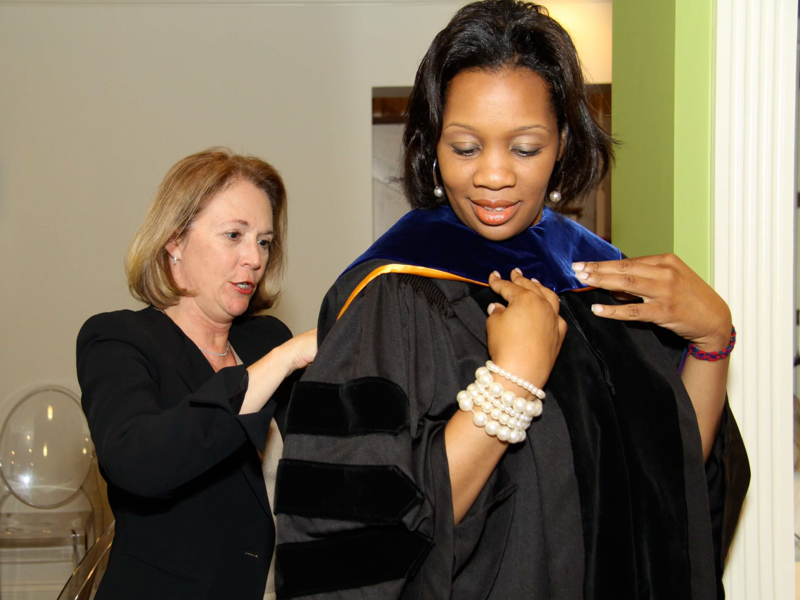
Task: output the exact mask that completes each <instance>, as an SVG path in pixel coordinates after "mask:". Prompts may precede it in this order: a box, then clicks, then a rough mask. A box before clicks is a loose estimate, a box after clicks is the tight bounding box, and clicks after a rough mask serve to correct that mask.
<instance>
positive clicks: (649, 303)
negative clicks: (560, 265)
mask: <svg viewBox="0 0 800 600" xmlns="http://www.w3.org/2000/svg"><path fill="white" fill-rule="evenodd" d="M572 268H573V270H574V271H575V275H576V277H577V278H578V279H579V280H580V281H581V282H582V283H585V284H586V285H587V286H592V287H597V288H602V289H605V290H609V291H611V292H622V293H624V294H630V295H632V296H638V297H639V298H641V299H642V300H643V301H644V302H643V303H634V304H621V305H606V304H594V305H592V312H594V314H596V315H597V316H600V317H604V318H607V319H616V320H619V321H646V322H650V323H655V324H656V325H660V326H661V327H664V328H665V329H669V330H670V331H673V332H675V333H676V334H678V335H679V336H681V337H682V338H684V339H686V340H689V341H690V342H693V343H694V344H695V345H696V346H697V347H698V348H699V349H700V350H707V351H711V350H717V351H718V350H721V349H723V348H725V347H726V346H727V345H728V342H729V340H730V335H731V312H730V309H729V308H728V305H727V304H726V303H725V301H724V300H723V299H722V298H720V296H719V295H718V294H717V293H716V292H715V291H714V289H713V288H712V287H711V286H710V285H708V284H707V283H706V282H705V281H703V280H702V279H701V278H700V276H698V275H697V273H695V272H694V271H692V270H691V269H690V268H689V267H688V266H686V263H684V262H683V261H682V260H681V259H680V258H678V257H677V256H675V255H674V254H659V255H656V256H641V257H637V258H626V259H623V260H608V261H602V262H577V263H573V265H572Z"/></svg>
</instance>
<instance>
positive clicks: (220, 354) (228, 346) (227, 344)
mask: <svg viewBox="0 0 800 600" xmlns="http://www.w3.org/2000/svg"><path fill="white" fill-rule="evenodd" d="M153 308H155V309H156V310H157V311H158V312H160V313H161V314H163V315H165V316H167V313H165V312H164V311H163V310H161V309H160V308H158V307H157V306H154V307H153ZM197 349H198V350H200V351H201V352H205V353H206V354H210V355H211V356H216V357H218V358H225V357H226V356H228V352H230V351H231V343H230V342H229V341H227V340H226V341H225V352H212V351H211V350H206V349H205V348H201V347H200V346H197Z"/></svg>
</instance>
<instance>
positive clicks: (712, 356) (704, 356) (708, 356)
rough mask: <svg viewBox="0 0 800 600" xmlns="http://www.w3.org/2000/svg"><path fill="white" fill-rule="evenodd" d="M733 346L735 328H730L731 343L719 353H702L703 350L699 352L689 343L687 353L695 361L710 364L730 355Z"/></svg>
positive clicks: (734, 342)
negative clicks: (704, 361)
mask: <svg viewBox="0 0 800 600" xmlns="http://www.w3.org/2000/svg"><path fill="white" fill-rule="evenodd" d="M735 345H736V327H731V341H730V343H729V344H728V347H727V348H725V350H720V351H719V352H704V351H703V350H700V348H698V347H697V346H695V345H694V344H692V343H691V342H689V346H688V347H687V351H688V352H689V354H691V355H692V356H694V357H695V358H696V359H697V360H707V361H710V362H716V361H718V360H722V359H723V358H728V357H729V356H730V355H731V352H732V351H733V347H734V346H735Z"/></svg>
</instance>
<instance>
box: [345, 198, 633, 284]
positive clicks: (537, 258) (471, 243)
mask: <svg viewBox="0 0 800 600" xmlns="http://www.w3.org/2000/svg"><path fill="white" fill-rule="evenodd" d="M620 258H622V253H621V252H620V251H619V250H618V249H617V248H615V247H614V246H612V245H611V244H609V243H608V242H606V241H604V240H603V239H602V238H600V237H598V236H597V235H595V234H594V233H592V232H590V231H589V230H587V229H586V228H584V227H583V226H581V225H579V224H578V223H575V222H574V221H571V220H570V219H568V218H566V217H564V216H562V215H560V214H558V213H556V212H554V211H552V210H550V209H549V208H545V209H544V212H543V214H542V218H541V219H540V221H539V222H538V223H536V225H534V226H533V227H529V228H528V229H526V230H525V231H523V232H521V233H520V234H519V235H516V236H514V237H513V238H511V239H508V240H503V241H499V242H494V241H491V240H487V239H486V238H483V237H481V236H480V235H479V234H478V233H476V232H475V231H473V230H472V229H470V228H469V227H467V226H466V225H464V224H463V223H462V222H461V221H460V220H459V219H458V217H457V216H456V214H455V213H454V212H453V209H452V208H450V207H449V206H442V207H439V208H437V209H434V210H412V211H411V212H409V213H408V214H406V215H405V216H404V217H402V218H401V219H400V220H399V221H398V222H397V223H395V225H394V226H393V227H392V228H391V229H390V230H389V231H387V232H386V233H385V234H384V235H383V236H381V237H380V238H379V239H378V240H377V241H376V242H375V243H374V244H372V246H371V247H370V248H369V249H368V250H367V251H366V252H365V253H364V254H362V255H361V256H359V257H358V258H357V259H356V260H355V261H354V262H353V263H352V264H351V265H350V266H349V267H347V269H345V273H346V272H348V271H350V270H351V269H353V268H354V267H356V266H358V265H360V264H363V263H365V262H367V261H370V260H374V259H381V260H389V261H392V262H397V263H401V264H405V265H413V266H418V267H427V268H431V269H437V270H439V271H446V272H447V273H452V274H453V275H458V276H459V277H464V278H466V279H471V280H473V281H477V282H480V283H484V284H485V283H486V282H487V281H488V279H489V274H490V273H491V272H492V271H494V270H497V271H499V272H500V274H501V275H502V276H503V277H504V278H506V277H508V274H509V272H510V271H511V270H512V269H514V268H515V267H519V268H520V269H521V270H522V273H523V274H524V275H525V276H526V277H531V278H535V279H538V280H539V281H540V282H541V283H542V285H544V286H546V287H548V288H550V289H551V290H553V291H554V292H556V293H561V292H564V291H568V290H574V289H578V288H583V287H585V286H584V285H583V284H582V283H581V282H580V280H578V279H577V278H576V277H575V274H574V272H573V270H572V263H573V262H576V261H601V260H618V259H620Z"/></svg>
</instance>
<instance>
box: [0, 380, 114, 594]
mask: <svg viewBox="0 0 800 600" xmlns="http://www.w3.org/2000/svg"><path fill="white" fill-rule="evenodd" d="M96 472H97V468H96V465H95V462H94V446H93V445H92V443H91V437H90V435H89V426H88V424H87V423H86V418H85V417H84V415H83V411H82V410H81V406H80V400H79V399H78V397H77V396H76V395H75V394H74V393H73V392H72V391H70V390H68V389H67V388H62V387H59V386H46V387H41V388H38V389H36V390H34V391H32V392H30V393H29V394H27V395H26V396H24V397H23V398H22V399H21V400H20V401H19V402H18V403H17V404H16V405H15V406H14V408H13V409H12V410H11V412H10V413H9V415H8V417H7V418H6V420H5V422H4V423H3V427H2V430H0V479H2V483H3V484H4V486H5V490H4V491H3V493H2V495H1V496H0V551H2V554H0V557H2V560H0V567H5V570H6V571H8V569H9V568H10V565H11V564H15V565H20V564H24V563H26V561H27V563H31V562H33V563H35V562H36V561H40V562H41V561H42V560H43V559H41V558H35V557H37V556H38V557H41V556H47V553H48V552H52V550H53V549H55V548H60V549H61V551H62V553H63V551H64V549H67V551H69V552H70V553H71V561H70V562H71V564H72V566H71V567H69V564H65V565H64V566H63V567H62V568H63V569H66V568H69V570H71V569H72V568H74V567H77V565H78V563H79V562H80V560H81V558H82V557H83V556H84V555H85V554H86V552H87V551H88V550H89V548H90V547H91V545H92V544H93V543H94V541H95V537H96V533H95V532H97V531H98V529H99V525H100V519H101V507H100V502H99V498H98V497H97V489H96V486H94V487H95V489H92V490H91V492H90V493H87V490H86V488H87V487H89V488H92V487H93V486H91V485H89V486H87V485H86V484H87V481H88V480H91V475H92V474H94V473H96ZM90 483H91V482H90ZM43 552H44V554H43ZM37 553H38V554H37ZM31 557H34V558H31ZM45 562H46V561H45ZM29 566H30V567H31V568H27V569H22V568H18V569H17V572H20V573H23V574H22V575H21V576H20V577H28V578H30V577H31V576H33V577H38V576H41V572H42V571H44V570H45V569H44V568H43V567H42V568H39V569H38V570H37V568H36V565H35V564H33V565H29ZM6 579H8V578H6ZM63 580H64V579H63V578H61V579H60V581H63ZM4 583H5V582H4ZM53 585H56V583H55V582H53ZM58 587H60V585H59V586H58Z"/></svg>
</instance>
